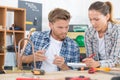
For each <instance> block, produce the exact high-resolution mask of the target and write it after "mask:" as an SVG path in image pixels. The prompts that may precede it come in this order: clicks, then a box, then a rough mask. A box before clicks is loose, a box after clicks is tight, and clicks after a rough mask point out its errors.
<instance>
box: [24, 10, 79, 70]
mask: <svg viewBox="0 0 120 80" xmlns="http://www.w3.org/2000/svg"><path fill="white" fill-rule="evenodd" d="M70 18H71V16H70V13H69V12H68V11H66V10H64V9H60V8H56V9H54V10H52V11H51V12H50V13H49V15H48V20H49V27H50V29H51V30H50V31H44V32H35V33H33V35H32V36H31V38H30V40H31V41H32V42H33V44H34V49H35V53H34V54H35V61H36V67H37V68H38V69H43V70H45V71H46V72H52V71H58V70H69V69H71V68H70V67H69V66H67V63H68V62H75V63H77V62H79V61H80V53H79V47H78V45H77V44H76V43H75V42H74V40H72V39H70V38H68V37H66V35H67V32H68V29H69V22H70ZM33 61H34V56H33V53H32V47H31V45H30V44H28V45H27V47H26V50H25V55H24V56H23V57H22V62H23V63H32V62H33Z"/></svg>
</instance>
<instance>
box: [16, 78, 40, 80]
mask: <svg viewBox="0 0 120 80" xmlns="http://www.w3.org/2000/svg"><path fill="white" fill-rule="evenodd" d="M16 80H42V79H39V78H37V79H35V78H16Z"/></svg>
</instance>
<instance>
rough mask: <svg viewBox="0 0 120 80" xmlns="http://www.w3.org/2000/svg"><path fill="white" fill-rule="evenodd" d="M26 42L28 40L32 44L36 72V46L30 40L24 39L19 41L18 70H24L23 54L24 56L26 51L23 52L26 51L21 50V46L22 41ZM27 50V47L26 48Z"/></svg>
mask: <svg viewBox="0 0 120 80" xmlns="http://www.w3.org/2000/svg"><path fill="white" fill-rule="evenodd" d="M24 40H27V41H29V42H30V44H31V45H32V54H33V58H34V69H35V70H36V60H35V54H34V45H33V42H32V41H31V40H30V39H28V38H23V39H21V40H20V41H19V43H18V58H17V66H18V69H20V70H22V69H23V68H22V56H23V54H24V51H23V50H25V49H22V50H21V49H20V44H21V42H22V41H24ZM24 48H25V47H24Z"/></svg>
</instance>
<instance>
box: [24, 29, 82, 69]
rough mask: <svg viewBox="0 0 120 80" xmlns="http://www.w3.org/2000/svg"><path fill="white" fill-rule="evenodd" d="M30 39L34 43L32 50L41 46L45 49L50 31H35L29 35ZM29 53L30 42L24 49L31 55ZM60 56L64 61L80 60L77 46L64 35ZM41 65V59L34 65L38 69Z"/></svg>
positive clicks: (30, 52)
mask: <svg viewBox="0 0 120 80" xmlns="http://www.w3.org/2000/svg"><path fill="white" fill-rule="evenodd" d="M30 40H31V41H32V42H33V44H34V51H37V50H40V49H43V48H44V49H45V50H47V49H48V46H49V44H50V31H43V32H35V33H33V35H32V36H31V38H30ZM31 54H32V47H31V45H30V44H28V45H27V46H26V49H25V55H31ZM60 56H62V57H64V59H65V63H68V62H75V63H78V62H80V51H79V46H78V45H77V44H76V42H75V41H74V40H72V39H70V38H68V37H66V38H65V39H64V40H63V43H62V47H61V50H60ZM41 65H42V62H41V61H39V62H36V67H37V68H38V69H40V67H41Z"/></svg>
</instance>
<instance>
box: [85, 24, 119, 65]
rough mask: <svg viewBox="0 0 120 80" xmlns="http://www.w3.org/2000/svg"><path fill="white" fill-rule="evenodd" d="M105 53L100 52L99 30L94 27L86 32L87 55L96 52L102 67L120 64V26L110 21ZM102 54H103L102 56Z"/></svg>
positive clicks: (105, 35)
mask: <svg viewBox="0 0 120 80" xmlns="http://www.w3.org/2000/svg"><path fill="white" fill-rule="evenodd" d="M104 41H105V54H102V55H101V54H99V46H98V45H99V40H98V38H97V32H96V31H95V29H94V28H93V27H90V28H88V30H86V32H85V47H86V55H87V57H88V56H89V55H90V54H92V53H95V54H96V56H95V57H94V59H95V60H97V61H99V62H100V64H101V67H115V65H116V64H118V63H119V64H120V26H119V25H115V24H112V23H111V22H108V29H107V31H106V33H105V34H104ZM100 56H103V57H102V58H100Z"/></svg>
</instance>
